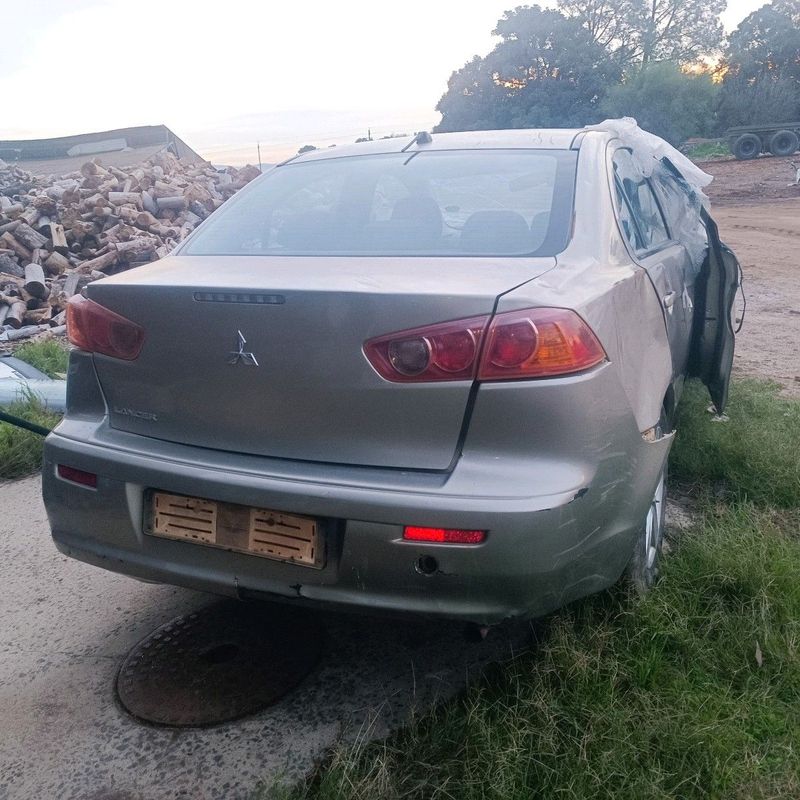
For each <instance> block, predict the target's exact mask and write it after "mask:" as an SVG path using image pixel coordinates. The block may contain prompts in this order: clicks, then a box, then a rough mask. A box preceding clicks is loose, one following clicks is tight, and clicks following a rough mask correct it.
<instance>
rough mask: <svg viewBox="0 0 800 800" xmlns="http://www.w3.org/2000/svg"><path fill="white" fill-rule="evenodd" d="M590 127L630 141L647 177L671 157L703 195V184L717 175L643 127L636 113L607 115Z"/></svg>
mask: <svg viewBox="0 0 800 800" xmlns="http://www.w3.org/2000/svg"><path fill="white" fill-rule="evenodd" d="M586 130H587V131H607V132H609V133H613V134H614V135H615V136H617V138H619V139H620V140H621V141H623V142H624V143H626V144H630V145H631V149H632V151H633V156H634V159H635V160H636V162H637V166H638V167H639V169H641V170H642V172H643V173H644V175H645V176H646V177H648V178H649V177H650V175H651V174H652V172H653V169H655V165H656V163H658V162H659V161H660V160H661V159H662V158H668V159H669V160H670V161H671V162H672V164H673V165H674V166H675V168H676V169H677V170H678V171H679V172H680V173H681V175H683V177H684V178H685V179H686V181H687V183H689V184H690V185H691V186H693V187H694V188H695V189H697V190H698V192H699V193H700V194H701V196H702V197H705V195H704V194H703V191H702V190H703V187H705V186H708V184H709V183H711V181H713V180H714V176H713V175H709V174H708V173H707V172H703V170H702V169H700V167H698V166H697V164H695V163H694V162H693V161H691V160H690V159H689V158H687V157H686V156H685V155H684V154H683V153H681V152H680V150H677V149H675V148H674V147H673V146H672V145H671V144H670V143H669V142H665V141H664V140H663V139H662V138H661V137H659V136H656V135H655V134H654V133H649V132H648V131H645V130H642V129H641V128H640V127H639V125H638V123H637V122H636V120H635V119H634V118H633V117H622V118H621V119H607V120H604V121H603V122H598V123H597V125H587V126H586Z"/></svg>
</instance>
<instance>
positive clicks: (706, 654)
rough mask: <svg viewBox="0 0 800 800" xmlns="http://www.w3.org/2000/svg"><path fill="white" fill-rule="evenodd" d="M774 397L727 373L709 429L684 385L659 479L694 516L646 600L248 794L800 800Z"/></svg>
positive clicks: (797, 600)
mask: <svg viewBox="0 0 800 800" xmlns="http://www.w3.org/2000/svg"><path fill="white" fill-rule="evenodd" d="M777 391H778V388H777V387H776V386H773V385H771V384H765V383H763V382H757V381H751V380H745V381H739V382H738V383H736V384H735V385H734V387H733V391H732V396H731V404H730V407H729V409H728V413H729V415H730V421H729V422H727V423H722V422H712V420H711V415H710V414H708V413H707V412H706V410H705V409H706V406H707V405H708V402H709V401H708V396H707V393H705V391H704V390H703V389H701V387H699V386H697V385H690V386H689V387H687V392H686V394H685V399H684V402H683V403H682V408H681V410H680V419H679V425H678V430H679V437H678V440H677V442H676V445H675V448H674V450H673V461H672V470H673V475H677V476H678V477H680V478H681V479H682V480H689V481H691V482H692V483H693V484H694V486H695V489H696V491H695V496H696V498H697V503H698V511H697V513H698V517H697V521H696V523H695V525H694V527H693V528H691V529H690V530H688V531H686V532H684V533H682V534H681V536H680V538H679V539H678V540H677V541H675V542H673V543H672V552H671V553H670V554H669V556H668V557H667V558H666V559H665V561H664V565H663V574H662V578H661V580H660V582H659V585H658V586H657V588H656V590H655V591H653V592H651V593H650V594H649V595H647V596H646V597H644V598H639V597H633V596H630V595H628V594H626V593H625V592H624V591H623V590H622V589H620V588H617V589H615V590H613V591H610V592H606V593H604V594H602V595H600V596H598V597H594V598H589V599H587V600H585V601H582V602H580V603H577V604H574V605H572V606H571V607H569V608H567V609H564V610H562V611H561V612H559V613H557V614H555V615H554V616H552V617H551V618H550V619H549V620H547V621H546V623H545V624H544V625H543V626H542V634H541V636H540V638H539V640H538V642H537V644H536V646H535V647H534V648H533V649H532V650H531V651H530V652H528V653H525V654H522V655H519V656H517V657H516V658H515V659H514V660H512V661H510V662H509V663H507V664H504V665H500V666H497V667H496V668H494V669H492V670H490V671H489V672H488V673H487V674H486V675H485V676H484V677H483V678H482V679H481V680H480V681H479V682H478V684H476V685H473V686H471V687H470V688H469V689H468V690H467V691H466V693H465V694H464V696H463V697H461V698H458V699H456V700H452V701H450V702H448V703H446V704H444V705H442V706H440V707H438V708H436V709H434V710H432V711H430V712H429V713H427V714H426V715H424V716H422V717H420V718H417V719H416V720H414V721H413V722H412V724H411V725H409V727H407V728H406V729H404V730H402V731H400V732H398V733H397V734H395V735H393V736H391V737H390V738H388V739H386V740H383V741H378V742H368V741H366V738H367V737H363V738H362V739H361V740H359V741H357V742H356V743H355V744H347V745H342V746H340V747H338V748H337V749H336V750H335V751H334V752H333V753H332V754H331V756H330V757H329V759H328V760H327V762H325V763H324V764H323V765H322V766H321V767H320V769H319V770H318V771H317V773H316V774H315V775H314V776H313V777H312V778H311V779H310V780H309V781H308V782H307V783H305V784H303V785H301V786H300V787H295V788H290V789H281V788H279V787H271V788H266V787H262V788H261V789H260V790H259V791H258V792H257V793H256V796H257V797H259V798H267V797H282V798H291V800H399V799H400V798H404V799H405V798H408V799H409V800H412V799H417V798H419V800H428V798H430V799H431V800H433V799H435V800H445V799H447V800H451V799H455V800H462V799H463V800H479V799H480V800H517V799H518V800H529V799H530V798H558V800H579V798H581V799H583V798H592V799H593V800H594V799H595V798H598V799H599V800H602V799H603V798H608V799H609V800H611V798H613V799H614V800H649V799H650V798H652V799H653V800H655V799H656V798H657V799H658V800H662V799H663V800H666V798H686V799H687V800H691V799H692V798H698V800H699V798H719V799H720V800H722V799H723V798H724V799H725V800H727V799H728V798H733V799H734V800H751V799H755V800H768V799H771V798H787V797H800V580H798V575H800V532H799V529H800V503H798V499H800V488H799V487H800V483H799V482H798V467H797V463H796V462H797V454H798V453H800V439H798V437H799V436H800V424H798V423H799V422H800V403H797V402H796V401H790V400H785V399H782V398H780V397H779V396H778V394H777ZM720 487H724V491H721V490H720Z"/></svg>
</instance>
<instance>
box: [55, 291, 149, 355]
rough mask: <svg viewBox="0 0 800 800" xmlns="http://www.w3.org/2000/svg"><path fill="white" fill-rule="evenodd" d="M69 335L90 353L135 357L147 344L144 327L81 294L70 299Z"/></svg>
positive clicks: (68, 311) (68, 305) (73, 341)
mask: <svg viewBox="0 0 800 800" xmlns="http://www.w3.org/2000/svg"><path fill="white" fill-rule="evenodd" d="M67 336H68V337H69V340H70V342H72V344H74V345H75V347H78V348H80V349H81V350H86V351H88V352H90V353H102V354H103V355H106V356H113V357H114V358H121V359H124V360H125V361H133V360H134V359H135V358H137V357H138V355H139V353H140V352H141V349H142V345H143V344H144V329H143V328H142V327H140V326H139V325H137V324H136V323H135V322H131V321H130V320H129V319H125V317H122V316H120V315H119V314H117V313H115V312H114V311H111V309H108V308H105V306H101V305H100V304H99V303H95V302H94V301H93V300H89V299H87V298H86V297H83V296H81V295H79V294H76V295H73V296H72V297H70V299H69V301H68V302H67Z"/></svg>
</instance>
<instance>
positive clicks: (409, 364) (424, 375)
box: [364, 317, 489, 383]
mask: <svg viewBox="0 0 800 800" xmlns="http://www.w3.org/2000/svg"><path fill="white" fill-rule="evenodd" d="M488 322H489V318H488V317H474V318H472V319H462V320H458V321H456V322H444V323H440V324H439V325H430V326H427V327H425V328H413V329H411V330H408V331H401V332H399V333H392V334H389V335H388V336H379V337H378V338H377V339H370V340H369V341H368V342H366V343H365V344H364V355H366V357H367V359H368V360H369V363H370V364H372V366H373V367H374V368H375V369H376V371H377V372H378V374H379V375H380V376H381V377H382V378H386V380H387V381H394V382H397V383H410V382H414V381H463V380H471V379H472V378H474V377H475V372H476V368H477V361H478V351H479V346H480V341H481V336H482V335H483V331H484V329H485V328H486V325H487V323H488Z"/></svg>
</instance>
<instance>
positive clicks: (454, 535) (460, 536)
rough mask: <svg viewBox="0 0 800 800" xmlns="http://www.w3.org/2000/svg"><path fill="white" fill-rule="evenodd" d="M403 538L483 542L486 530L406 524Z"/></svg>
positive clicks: (471, 542)
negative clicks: (421, 526) (423, 526)
mask: <svg viewBox="0 0 800 800" xmlns="http://www.w3.org/2000/svg"><path fill="white" fill-rule="evenodd" d="M403 539H405V540H406V541H409V542H440V543H442V544H481V543H482V542H484V541H485V540H486V531H469V530H463V529H461V528H420V527H418V526H416V525H406V527H405V528H404V529H403Z"/></svg>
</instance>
